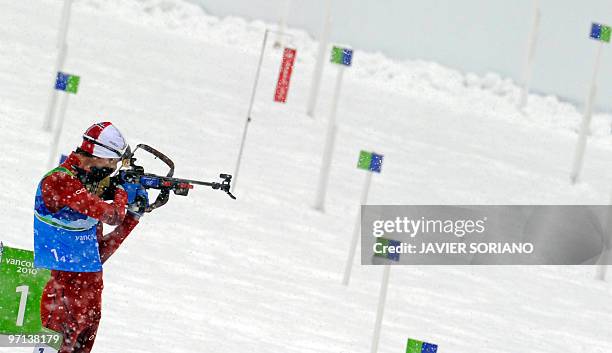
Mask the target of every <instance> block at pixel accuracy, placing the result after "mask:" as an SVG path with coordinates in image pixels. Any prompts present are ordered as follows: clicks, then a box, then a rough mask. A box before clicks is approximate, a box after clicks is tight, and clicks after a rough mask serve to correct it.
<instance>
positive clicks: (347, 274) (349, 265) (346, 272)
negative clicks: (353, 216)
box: [342, 172, 373, 286]
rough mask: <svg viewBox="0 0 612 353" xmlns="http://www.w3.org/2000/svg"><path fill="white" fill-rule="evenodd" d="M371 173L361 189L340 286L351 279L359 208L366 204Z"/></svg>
mask: <svg viewBox="0 0 612 353" xmlns="http://www.w3.org/2000/svg"><path fill="white" fill-rule="evenodd" d="M372 174H373V173H372V172H368V174H367V175H366V178H365V182H364V184H363V188H362V189H361V201H360V202H361V203H360V205H359V210H358V211H357V221H356V222H355V228H354V229H353V239H352V240H351V245H350V247H349V253H348V259H347V260H346V265H345V267H344V277H343V278H342V284H344V285H345V286H348V284H349V281H350V279H351V270H352V269H353V261H355V250H356V249H357V242H358V241H359V234H360V231H361V207H362V206H363V205H366V204H367V203H368V194H369V192H370V185H371V184H372Z"/></svg>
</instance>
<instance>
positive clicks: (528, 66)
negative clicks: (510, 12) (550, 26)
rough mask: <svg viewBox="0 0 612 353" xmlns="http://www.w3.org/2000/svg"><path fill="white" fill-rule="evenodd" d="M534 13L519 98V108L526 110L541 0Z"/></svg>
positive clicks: (537, 0)
mask: <svg viewBox="0 0 612 353" xmlns="http://www.w3.org/2000/svg"><path fill="white" fill-rule="evenodd" d="M533 2H534V13H533V22H532V24H531V33H530V34H529V39H528V42H527V57H526V60H525V64H524V67H523V89H522V91H521V97H520V99H519V104H518V108H519V110H524V109H525V107H526V106H527V99H528V97H529V86H530V84H531V76H532V73H533V64H534V58H535V51H536V45H537V42H538V32H539V28H540V17H541V12H540V0H534V1H533Z"/></svg>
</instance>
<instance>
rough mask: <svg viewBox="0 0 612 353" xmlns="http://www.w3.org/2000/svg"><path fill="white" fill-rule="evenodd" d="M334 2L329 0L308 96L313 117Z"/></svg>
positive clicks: (307, 112)
mask: <svg viewBox="0 0 612 353" xmlns="http://www.w3.org/2000/svg"><path fill="white" fill-rule="evenodd" d="M332 2H333V0H327V7H326V10H325V20H324V21H323V29H322V30H321V36H320V37H319V51H318V53H317V63H316V64H315V69H314V73H313V75H312V83H311V85H310V96H309V97H308V105H307V106H306V114H308V115H309V116H311V117H314V113H315V109H316V107H317V99H318V96H319V88H320V86H321V77H322V76H323V65H324V64H325V53H327V43H328V42H329V35H330V32H331V22H332V19H331V15H332Z"/></svg>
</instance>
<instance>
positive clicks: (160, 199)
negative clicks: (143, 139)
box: [105, 144, 236, 212]
mask: <svg viewBox="0 0 612 353" xmlns="http://www.w3.org/2000/svg"><path fill="white" fill-rule="evenodd" d="M139 149H142V150H143V151H146V152H149V153H150V154H152V155H153V156H155V158H158V159H159V160H161V161H162V162H164V163H165V164H166V165H167V166H168V167H169V168H170V170H169V171H168V173H167V174H166V176H160V175H155V174H151V173H146V172H145V170H144V168H143V167H142V166H139V165H137V164H136V158H135V157H134V154H135V153H136V151H137V150H139ZM173 176H174V162H173V161H172V160H171V159H170V158H168V157H167V156H166V155H165V154H163V153H161V152H160V151H158V150H156V149H155V148H153V147H151V146H148V145H145V144H139V145H137V146H136V149H134V151H133V152H132V151H129V150H128V152H127V153H126V157H125V159H124V160H123V162H122V166H121V168H119V173H118V174H117V175H116V176H114V177H112V178H111V181H110V184H111V185H120V184H122V183H124V182H127V183H137V184H140V185H142V186H143V187H144V188H145V189H155V190H160V193H159V195H158V196H157V198H156V199H155V201H154V202H153V203H152V204H150V205H149V206H148V207H147V208H146V209H145V212H151V211H153V210H154V209H156V208H159V207H161V206H163V205H165V204H166V203H167V202H168V200H169V198H170V191H172V192H174V194H175V195H179V196H187V194H188V193H189V190H191V189H193V186H194V185H202V186H209V187H211V188H212V189H214V190H220V191H223V192H225V193H226V194H228V195H229V197H231V198H232V199H234V200H235V199H236V197H235V196H234V195H232V193H231V192H230V188H231V182H232V176H231V175H230V174H220V175H219V177H220V178H221V179H222V180H221V181H220V182H206V181H199V180H192V179H179V178H174V177H173ZM112 193H113V194H114V191H113V192H112ZM107 195H108V194H107ZM109 196H110V195H109ZM105 198H106V197H105Z"/></svg>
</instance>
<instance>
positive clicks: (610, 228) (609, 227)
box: [595, 195, 612, 281]
mask: <svg viewBox="0 0 612 353" xmlns="http://www.w3.org/2000/svg"><path fill="white" fill-rule="evenodd" d="M607 209H608V212H607V213H606V216H607V217H606V227H605V228H604V232H605V233H604V236H605V239H604V244H603V250H602V252H601V256H600V257H599V261H598V265H597V272H596V273H595V278H596V279H598V280H601V281H605V280H606V272H607V270H608V266H609V263H610V251H612V195H611V198H610V202H609V204H608V207H607Z"/></svg>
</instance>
